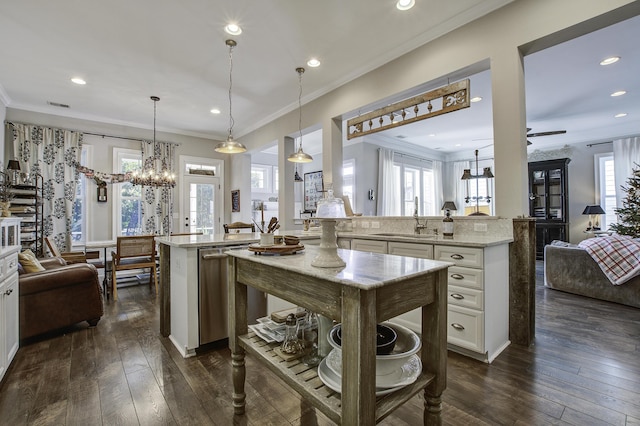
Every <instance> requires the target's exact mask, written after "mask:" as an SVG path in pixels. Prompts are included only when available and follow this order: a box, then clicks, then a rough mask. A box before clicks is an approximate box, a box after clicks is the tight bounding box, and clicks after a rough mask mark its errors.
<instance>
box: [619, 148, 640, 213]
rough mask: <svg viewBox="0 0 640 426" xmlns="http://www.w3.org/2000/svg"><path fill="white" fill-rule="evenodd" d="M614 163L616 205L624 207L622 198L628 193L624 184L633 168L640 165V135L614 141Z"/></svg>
mask: <svg viewBox="0 0 640 426" xmlns="http://www.w3.org/2000/svg"><path fill="white" fill-rule="evenodd" d="M613 163H614V164H615V167H614V169H615V182H616V205H617V206H618V208H621V207H622V200H623V199H624V198H625V197H626V196H627V194H626V193H625V192H624V191H623V190H622V186H628V185H627V181H628V180H629V178H630V177H631V175H632V174H633V169H635V168H637V167H638V166H639V165H640V137H637V136H636V137H633V138H626V139H618V140H614V141H613Z"/></svg>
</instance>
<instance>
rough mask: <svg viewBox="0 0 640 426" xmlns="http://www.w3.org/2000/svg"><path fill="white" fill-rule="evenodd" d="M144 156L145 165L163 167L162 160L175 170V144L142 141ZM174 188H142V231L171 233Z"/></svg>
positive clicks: (147, 232) (146, 232)
mask: <svg viewBox="0 0 640 426" xmlns="http://www.w3.org/2000/svg"><path fill="white" fill-rule="evenodd" d="M140 149H141V150H142V158H143V159H144V162H145V163H146V164H143V167H145V166H153V162H154V159H155V165H156V167H155V169H156V170H159V169H161V166H162V164H161V162H162V161H165V162H166V164H165V165H166V168H167V169H168V170H170V171H171V170H173V167H172V166H173V164H174V161H173V159H174V155H175V145H174V144H172V143H168V142H157V141H156V142H155V143H154V142H153V141H142V142H141V148H140ZM172 200H173V190H172V188H168V187H160V188H155V187H152V186H144V187H143V188H142V206H141V209H140V210H141V216H142V217H141V218H140V220H141V221H142V226H141V228H142V233H143V234H146V235H150V234H156V235H169V234H170V233H171V224H172V221H171V218H172V217H173V202H172Z"/></svg>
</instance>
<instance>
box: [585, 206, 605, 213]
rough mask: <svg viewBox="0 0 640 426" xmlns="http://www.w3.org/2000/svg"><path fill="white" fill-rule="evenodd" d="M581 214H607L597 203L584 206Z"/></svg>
mask: <svg viewBox="0 0 640 426" xmlns="http://www.w3.org/2000/svg"><path fill="white" fill-rule="evenodd" d="M582 214H607V213H606V212H605V211H604V210H602V207H600V205H598V204H593V205H588V206H587V207H585V208H584V211H583V212H582Z"/></svg>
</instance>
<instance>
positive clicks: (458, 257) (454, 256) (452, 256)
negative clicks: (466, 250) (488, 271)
mask: <svg viewBox="0 0 640 426" xmlns="http://www.w3.org/2000/svg"><path fill="white" fill-rule="evenodd" d="M451 258H452V259H455V260H462V259H464V256H463V255H461V254H457V253H454V254H452V255H451Z"/></svg>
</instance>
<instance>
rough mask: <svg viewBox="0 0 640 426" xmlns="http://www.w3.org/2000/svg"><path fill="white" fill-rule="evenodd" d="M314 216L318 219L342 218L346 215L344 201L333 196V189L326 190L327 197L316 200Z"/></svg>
mask: <svg viewBox="0 0 640 426" xmlns="http://www.w3.org/2000/svg"><path fill="white" fill-rule="evenodd" d="M316 217H317V218H318V219H343V218H345V217H347V215H346V213H345V211H344V202H343V201H342V200H341V199H340V198H335V197H334V196H333V190H331V189H329V190H328V191H327V198H323V199H321V200H318V204H317V211H316Z"/></svg>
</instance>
